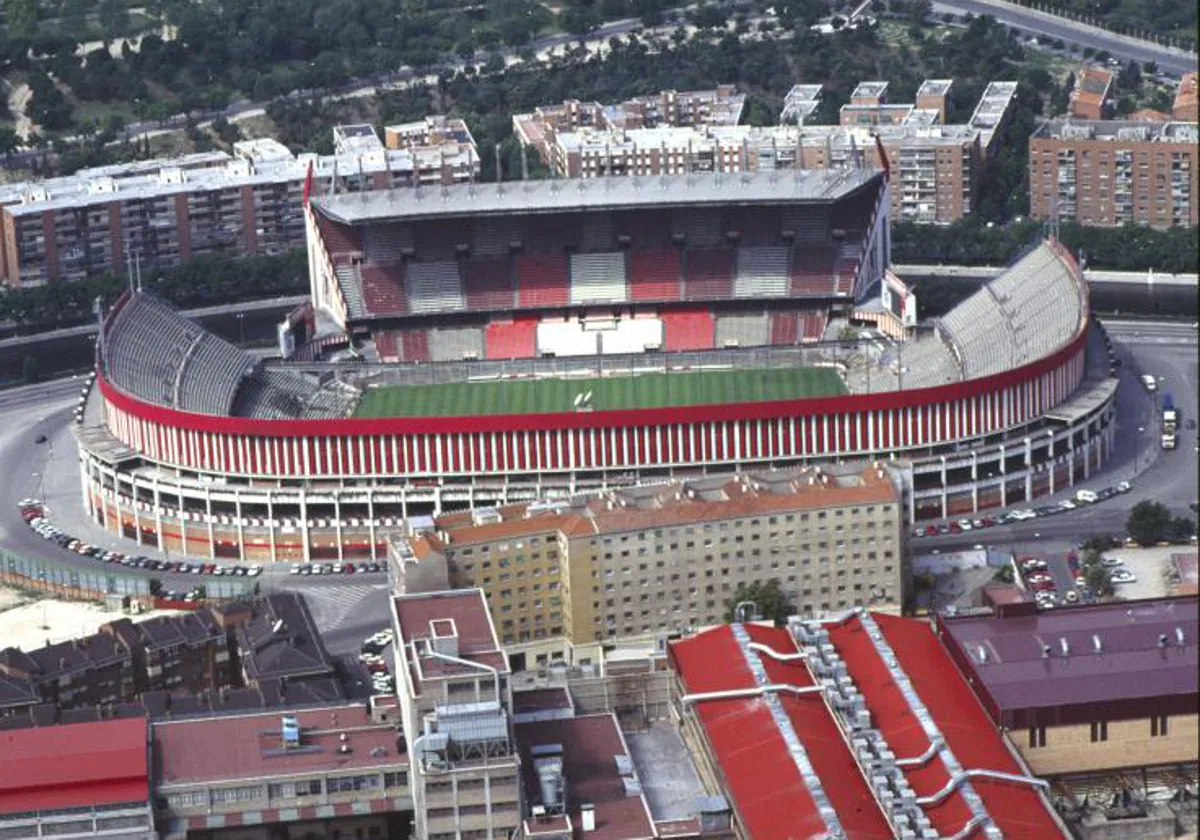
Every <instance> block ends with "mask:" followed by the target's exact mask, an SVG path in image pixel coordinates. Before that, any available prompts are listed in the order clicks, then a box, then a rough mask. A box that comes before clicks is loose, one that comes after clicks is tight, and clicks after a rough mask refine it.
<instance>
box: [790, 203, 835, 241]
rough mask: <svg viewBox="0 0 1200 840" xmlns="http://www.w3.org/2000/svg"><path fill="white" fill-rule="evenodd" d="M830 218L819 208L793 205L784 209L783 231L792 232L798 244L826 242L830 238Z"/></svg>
mask: <svg viewBox="0 0 1200 840" xmlns="http://www.w3.org/2000/svg"><path fill="white" fill-rule="evenodd" d="M828 218H829V217H828V215H827V214H826V213H825V211H824V210H823V209H821V208H819V207H808V206H806V205H803V204H792V205H789V206H787V207H784V208H783V230H790V231H791V232H792V235H793V236H794V237H795V241H796V242H797V243H805V244H807V243H817V242H824V241H825V240H826V238H827V237H828V236H829V224H828Z"/></svg>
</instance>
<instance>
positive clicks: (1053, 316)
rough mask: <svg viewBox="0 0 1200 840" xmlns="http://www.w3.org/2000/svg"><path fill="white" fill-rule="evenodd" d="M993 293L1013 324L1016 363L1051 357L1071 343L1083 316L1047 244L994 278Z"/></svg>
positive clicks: (1067, 273) (1073, 288) (1071, 280)
mask: <svg viewBox="0 0 1200 840" xmlns="http://www.w3.org/2000/svg"><path fill="white" fill-rule="evenodd" d="M992 291H993V292H994V293H995V294H996V296H997V298H998V300H999V302H1000V306H1001V308H1002V309H1003V310H1004V311H1005V313H1006V315H1007V316H1008V318H1009V319H1010V321H1011V323H1012V325H1013V335H1014V358H1013V361H1014V363H1015V364H1021V365H1023V364H1025V363H1027V362H1030V361H1033V360H1034V359H1038V358H1041V357H1042V356H1045V355H1047V354H1049V353H1051V352H1053V351H1054V350H1055V349H1056V348H1058V347H1060V346H1061V345H1063V344H1064V343H1066V341H1067V340H1068V339H1070V338H1071V336H1072V335H1073V334H1074V332H1075V329H1076V327H1077V326H1078V324H1079V319H1080V318H1081V317H1083V304H1082V301H1081V299H1080V295H1079V288H1078V286H1077V285H1076V283H1075V280H1074V277H1073V276H1072V275H1071V272H1070V270H1069V269H1068V267H1067V266H1066V265H1065V264H1064V263H1063V261H1062V258H1061V257H1060V256H1059V255H1058V254H1057V253H1056V252H1055V250H1054V248H1053V247H1052V246H1050V245H1048V244H1043V245H1041V247H1039V248H1036V249H1034V250H1033V251H1032V252H1030V253H1029V255H1028V256H1026V257H1025V258H1024V259H1022V260H1019V261H1018V262H1017V263H1016V265H1014V266H1013V267H1012V268H1011V269H1009V270H1008V271H1006V272H1005V273H1004V274H1002V275H1000V276H999V277H998V278H996V281H995V282H994V283H993V284H992Z"/></svg>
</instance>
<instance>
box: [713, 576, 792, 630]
mask: <svg viewBox="0 0 1200 840" xmlns="http://www.w3.org/2000/svg"><path fill="white" fill-rule="evenodd" d="M743 601H753V602H754V604H755V606H756V607H757V608H758V615H759V617H760V618H762V619H764V620H767V621H773V622H775V624H777V625H779V624H783V623H785V622H786V621H787V617H788V616H789V615H791V614H792V612H793V610H792V607H791V605H790V604H789V603H788V599H787V596H786V595H784V594H783V589H782V588H781V587H780V584H779V578H771V579H770V580H768V581H765V582H762V581H755V582H753V583H742V584H739V585H738V588H737V590H736V591H735V592H734V593H733V597H732V598H730V599H729V600H728V601H726V602H725V621H727V622H732V621H733V620H734V618H735V615H734V611H735V610H736V609H737V605H738V604H740V603H742V602H743Z"/></svg>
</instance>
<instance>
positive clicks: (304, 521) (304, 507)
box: [300, 490, 312, 562]
mask: <svg viewBox="0 0 1200 840" xmlns="http://www.w3.org/2000/svg"><path fill="white" fill-rule="evenodd" d="M300 539H301V541H302V543H303V546H304V559H305V560H306V561H310V562H311V561H312V547H311V546H310V545H309V541H308V498H307V496H305V494H304V491H303V490H301V491H300Z"/></svg>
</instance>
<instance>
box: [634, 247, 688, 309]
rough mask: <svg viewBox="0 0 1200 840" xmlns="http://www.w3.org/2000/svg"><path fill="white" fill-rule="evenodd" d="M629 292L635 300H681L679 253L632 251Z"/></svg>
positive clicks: (672, 251)
mask: <svg viewBox="0 0 1200 840" xmlns="http://www.w3.org/2000/svg"><path fill="white" fill-rule="evenodd" d="M629 291H630V297H631V298H632V299H633V300H679V252H678V251H675V250H671V251H630V252H629Z"/></svg>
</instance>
